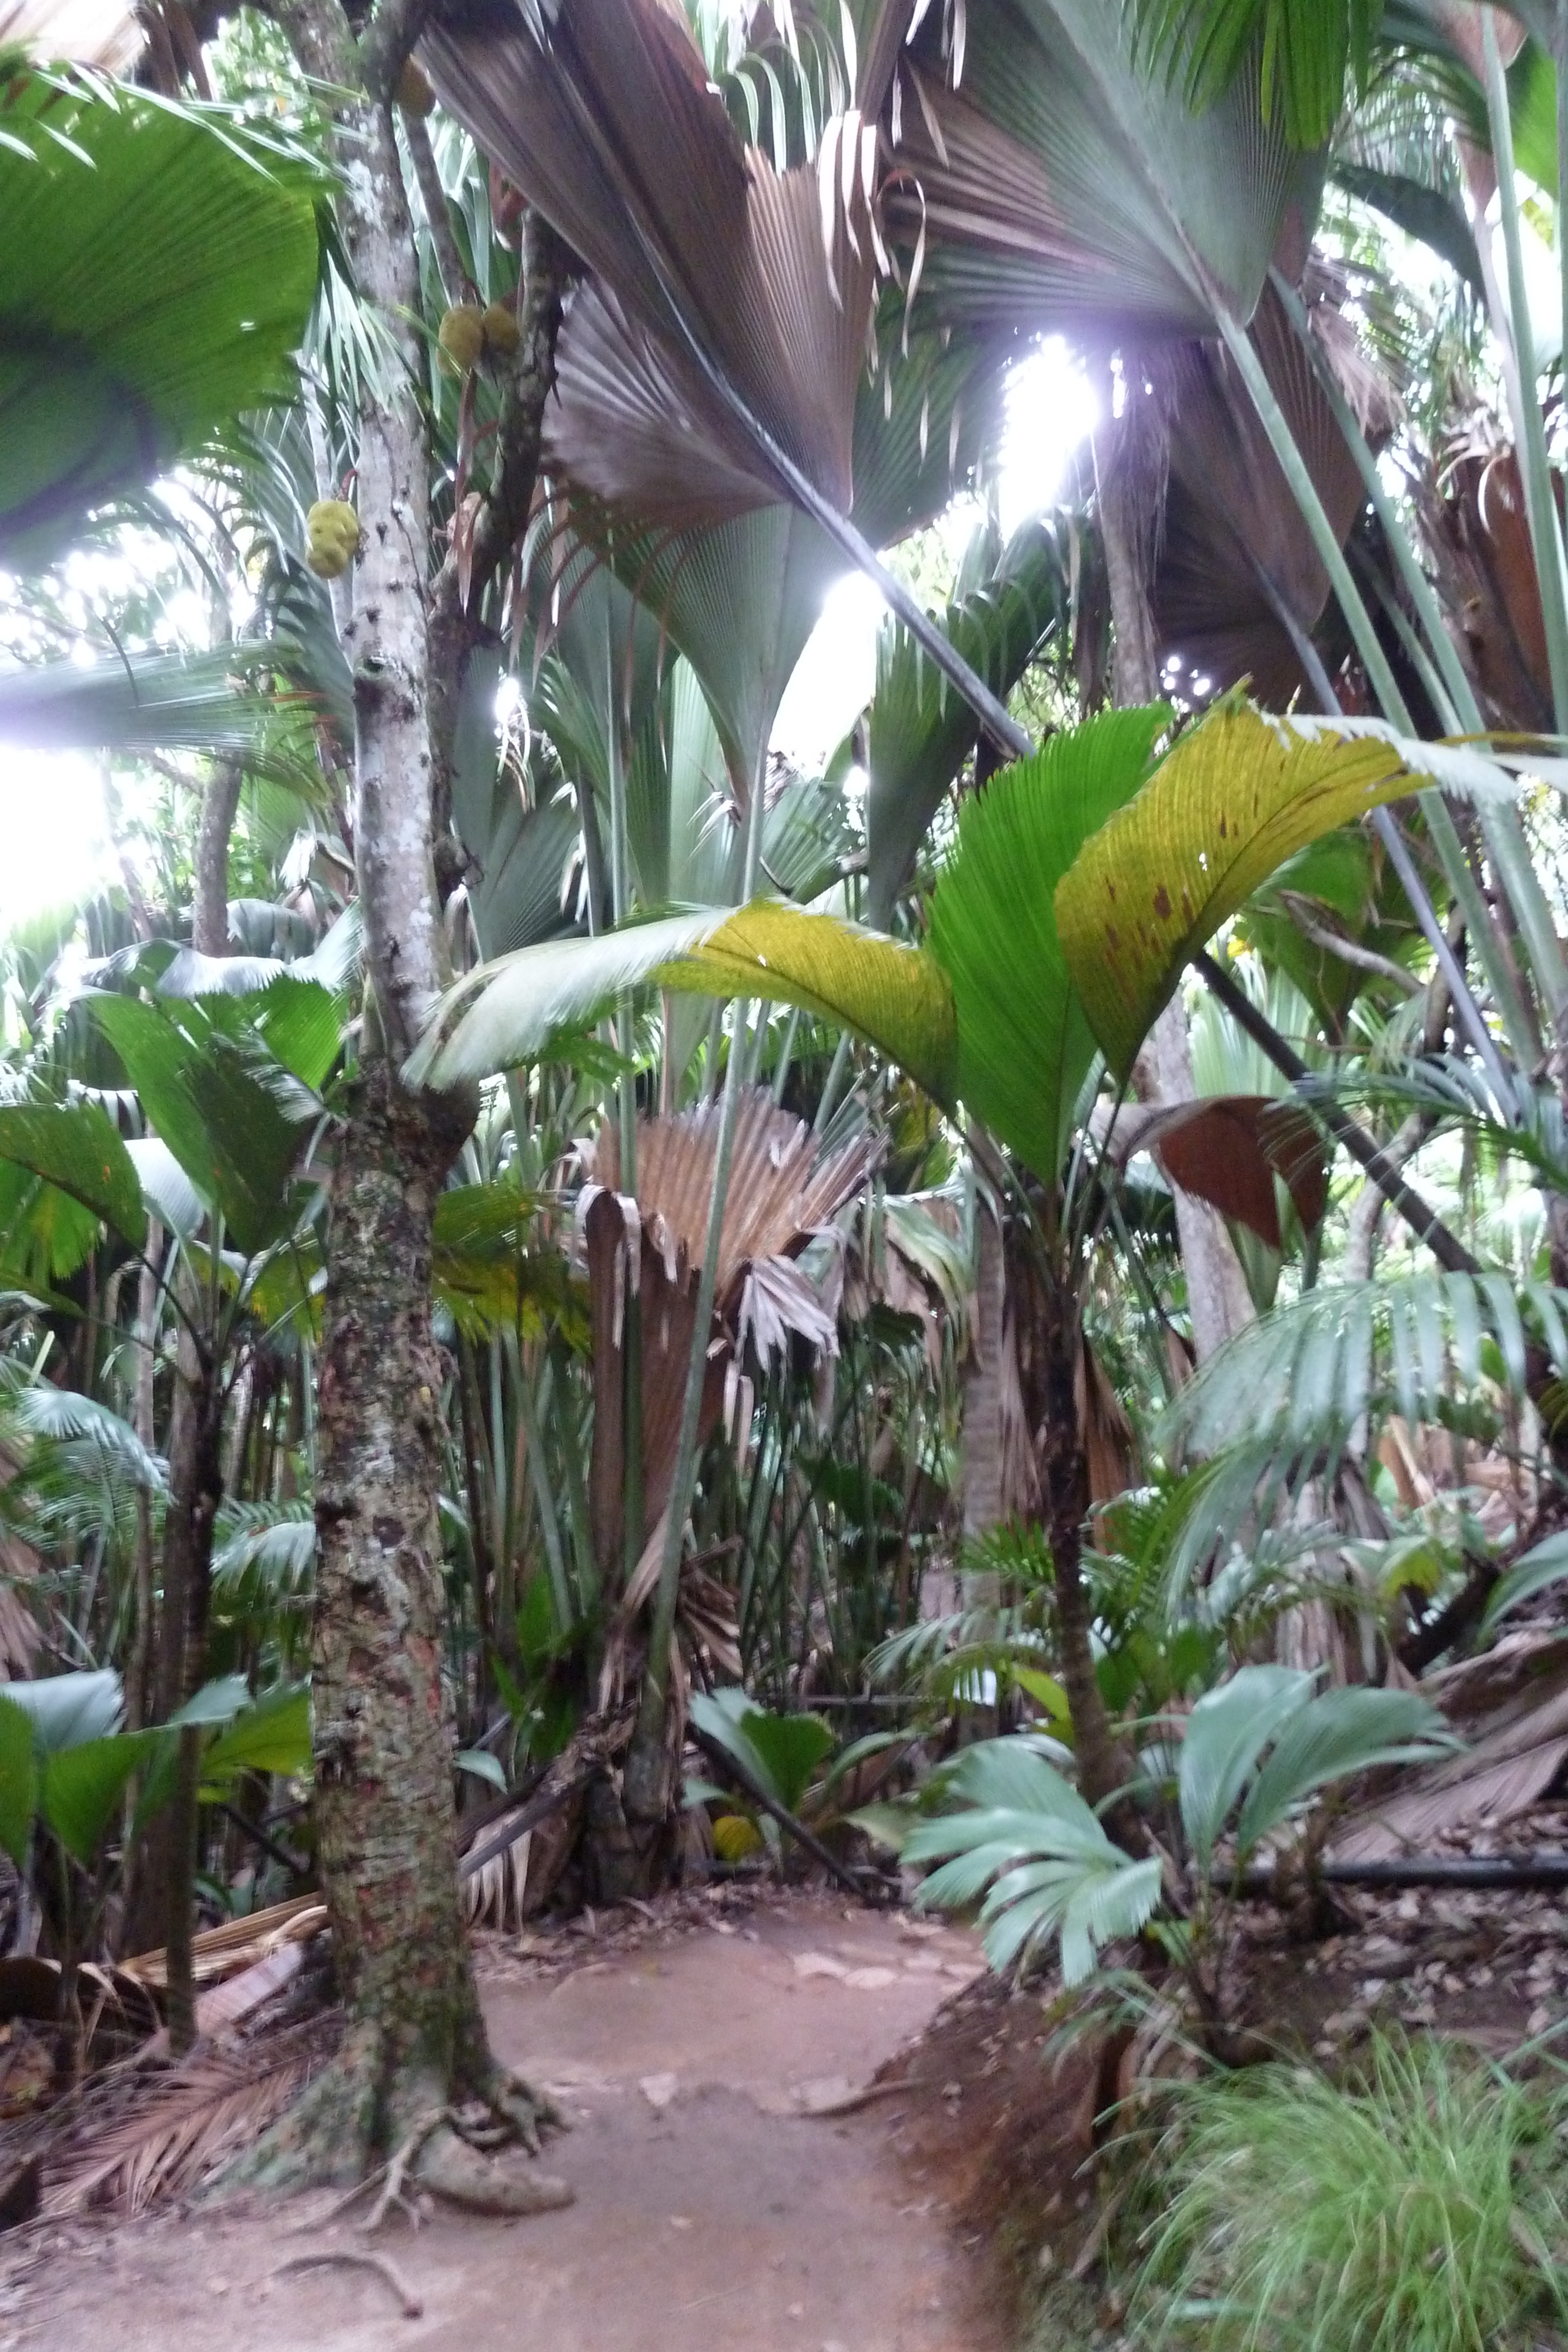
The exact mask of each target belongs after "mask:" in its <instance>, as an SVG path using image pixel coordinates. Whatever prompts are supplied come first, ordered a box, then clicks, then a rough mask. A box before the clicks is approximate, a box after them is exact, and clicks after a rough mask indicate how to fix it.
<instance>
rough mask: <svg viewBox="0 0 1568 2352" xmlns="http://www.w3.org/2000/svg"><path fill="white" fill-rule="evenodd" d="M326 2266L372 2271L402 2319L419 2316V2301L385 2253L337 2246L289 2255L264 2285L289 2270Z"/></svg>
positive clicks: (270, 2274)
mask: <svg viewBox="0 0 1568 2352" xmlns="http://www.w3.org/2000/svg"><path fill="white" fill-rule="evenodd" d="M329 2266H336V2267H337V2268H339V2269H340V2270H354V2271H371V2272H373V2273H374V2274H375V2276H376V2277H377V2278H379V2279H380V2280H381V2281H382V2284H383V2285H385V2286H387V2287H389V2288H390V2289H391V2291H392V2294H394V2295H396V2297H397V2299H398V2302H399V2304H400V2305H401V2306H402V2315H403V2317H404V2318H405V2319H420V2318H423V2315H424V2304H423V2300H422V2299H421V2297H420V2296H419V2295H418V2294H415V2292H414V2290H413V2287H411V2286H410V2284H409V2283H408V2281H407V2280H406V2279H405V2278H404V2277H403V2274H402V2272H401V2271H400V2270H399V2269H398V2268H397V2265H396V2264H395V2263H391V2262H389V2261H388V2260H387V2257H386V2256H385V2254H354V2253H350V2252H346V2251H344V2250H342V2249H340V2248H338V2247H324V2248H323V2249H322V2251H321V2252H319V2253H316V2254H291V2255H290V2256H289V2258H288V2260H287V2262H286V2263H278V2265H277V2269H276V2270H275V2271H269V2272H268V2273H267V2285H268V2286H270V2285H271V2284H272V2282H273V2280H274V2279H280V2278H284V2277H287V2273H289V2272H290V2271H313V2270H323V2269H326V2268H328V2267H329Z"/></svg>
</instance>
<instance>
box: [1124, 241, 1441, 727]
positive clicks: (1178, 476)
mask: <svg viewBox="0 0 1568 2352" xmlns="http://www.w3.org/2000/svg"><path fill="white" fill-rule="evenodd" d="M1330 312H1333V321H1332V322H1331V321H1330V320H1329V319H1328V316H1327V314H1328V313H1330ZM1309 315H1310V316H1311V317H1312V320H1313V328H1314V333H1315V334H1316V336H1317V338H1318V341H1320V343H1322V344H1323V345H1324V347H1325V349H1327V350H1328V351H1329V352H1330V357H1331V362H1333V364H1334V365H1335V368H1336V373H1339V374H1340V376H1341V377H1342V380H1343V377H1344V376H1345V373H1346V372H1347V369H1348V368H1349V365H1350V357H1349V353H1348V352H1347V351H1346V349H1345V348H1344V337H1343V335H1342V334H1340V333H1339V332H1338V327H1339V326H1340V325H1343V320H1341V319H1340V315H1339V313H1338V312H1337V311H1336V310H1334V306H1333V303H1332V302H1329V301H1326V300H1320V301H1315V302H1314V303H1313V305H1312V311H1311V312H1310V314H1309ZM1251 335H1252V341H1253V343H1254V345H1255V347H1256V349H1257V352H1258V355H1259V357H1260V360H1261V361H1262V362H1263V366H1264V369H1265V371H1266V373H1267V374H1268V377H1269V381H1270V384H1271V385H1272V386H1273V389H1274V394H1275V396H1276V398H1277V399H1278V400H1279V403H1280V405H1281V408H1282V409H1283V411H1284V413H1285V415H1286V417H1287V419H1288V420H1289V423H1290V426H1291V433H1292V434H1293V436H1294V437H1295V441H1296V446H1297V447H1298V448H1299V449H1300V450H1301V455H1302V457H1304V458H1305V460H1306V464H1307V467H1308V470H1309V471H1310V473H1311V475H1312V480H1313V483H1314V484H1315V486H1316V488H1317V492H1318V495H1319V497H1320V498H1321V499H1322V502H1323V507H1324V510H1325V512H1326V513H1327V515H1328V518H1329V520H1330V522H1331V523H1332V524H1333V528H1334V530H1335V531H1336V533H1337V534H1338V536H1339V538H1340V539H1341V540H1342V541H1343V540H1344V539H1345V538H1346V537H1347V536H1348V534H1349V532H1350V530H1351V527H1352V525H1353V524H1354V520H1355V518H1356V515H1357V514H1358V512H1359V511H1360V509H1361V506H1362V503H1363V500H1364V495H1365V494H1364V489H1363V488H1362V480H1361V475H1360V471H1359V469H1358V468H1357V466H1356V463H1355V460H1354V457H1352V455H1351V452H1350V449H1349V447H1348V446H1347V445H1346V442H1345V438H1344V436H1343V433H1342V432H1341V430H1340V427H1339V425H1338V422H1337V421H1336V419H1335V416H1334V414H1333V409H1332V408H1331V407H1330V405H1329V403H1328V400H1327V398H1326V397H1325V395H1324V393H1323V390H1322V385H1321V383H1319V381H1318V379H1317V376H1316V373H1314V370H1313V367H1312V360H1311V358H1310V356H1309V354H1308V353H1307V352H1306V351H1305V350H1304V349H1303V347H1302V345H1301V341H1300V340H1299V339H1298V337H1297V335H1296V334H1295V332H1294V331H1293V329H1292V328H1291V323H1290V320H1289V319H1288V318H1287V317H1286V315H1285V311H1284V308H1283V306H1282V304H1281V301H1280V299H1279V296H1278V295H1277V294H1276V293H1275V291H1274V289H1273V288H1272V287H1271V286H1270V287H1269V288H1267V289H1265V291H1264V295H1263V299H1262V300H1261V301H1260V304H1259V306H1258V311H1257V315H1256V317H1255V318H1254V320H1253V322H1252V328H1251ZM1352 340H1353V341H1354V339H1352ZM1166 364H1167V365H1168V367H1169V369H1170V372H1171V379H1172V394H1173V401H1172V405H1173V415H1172V419H1171V425H1170V434H1169V467H1170V471H1169V485H1168V489H1167V493H1166V512H1165V531H1164V537H1163V541H1162V544H1161V548H1160V554H1159V560H1158V562H1157V564H1156V567H1155V575H1154V581H1153V586H1152V592H1151V603H1152V604H1153V608H1154V615H1155V631H1156V635H1157V637H1158V641H1159V652H1160V656H1161V658H1162V659H1164V658H1166V657H1168V656H1171V655H1173V654H1174V655H1178V656H1180V658H1181V660H1182V662H1183V663H1184V664H1185V665H1186V666H1187V667H1190V668H1191V669H1192V670H1194V671H1196V672H1197V674H1198V675H1199V676H1204V677H1209V678H1211V679H1212V680H1213V682H1214V685H1215V687H1216V688H1217V689H1218V688H1226V687H1228V686H1233V685H1235V684H1236V682H1237V681H1238V680H1239V679H1240V678H1243V677H1249V678H1250V679H1251V681H1252V690H1253V692H1254V693H1255V694H1256V696H1257V698H1258V699H1259V700H1260V702H1262V703H1264V704H1265V705H1266V706H1268V707H1269V708H1271V709H1281V708H1283V707H1284V705H1285V704H1286V703H1288V702H1289V700H1290V698H1291V696H1292V695H1293V694H1294V693H1296V692H1297V691H1298V689H1299V688H1301V684H1302V682H1303V681H1302V670H1301V660H1300V656H1298V654H1297V651H1296V647H1295V645H1294V644H1293V642H1292V639H1291V632H1290V629H1289V628H1288V627H1287V625H1285V623H1284V621H1283V620H1282V619H1281V614H1280V610H1279V607H1281V606H1283V607H1284V608H1285V610H1286V611H1287V612H1288V613H1289V614H1290V615H1291V620H1292V621H1293V622H1294V624H1295V625H1296V627H1297V628H1298V629H1299V630H1300V631H1301V634H1302V635H1310V633H1311V631H1312V628H1313V627H1314V626H1315V625H1316V623H1317V622H1318V620H1319V618H1320V617H1321V615H1322V612H1323V609H1324V606H1325V605H1326V604H1327V603H1328V595H1329V579H1328V573H1327V572H1326V571H1325V570H1324V568H1323V564H1322V559H1321V558H1320V556H1319V555H1318V552H1317V551H1316V549H1315V548H1314V547H1313V545H1312V539H1311V537H1310V535H1309V533H1308V531H1307V528H1306V525H1305V524H1304V523H1303V521H1302V520H1301V509H1300V508H1299V507H1298V505H1297V503H1296V500H1295V498H1294V496H1293V494H1292V493H1291V488H1290V486H1289V484H1288V483H1287V482H1286V479H1285V477H1284V474H1283V473H1282V471H1281V467H1280V461H1279V459H1278V458H1277V457H1275V455H1274V453H1273V450H1272V449H1271V448H1270V445H1269V441H1268V437H1267V436H1266V434H1265V432H1264V429H1263V426H1262V424H1261V423H1260V419H1259V416H1258V414H1257V411H1256V409H1255V408H1254V407H1253V405H1252V403H1251V401H1250V399H1249V396H1248V394H1247V392H1246V390H1245V388H1244V387H1243V385H1242V384H1241V383H1240V381H1239V377H1238V375H1237V373H1236V368H1235V363H1234V362H1233V361H1232V360H1231V359H1230V358H1229V357H1228V354H1227V353H1226V352H1225V350H1224V348H1223V346H1222V345H1220V344H1218V343H1217V342H1214V343H1207V342H1206V343H1187V344H1184V345H1181V346H1178V347H1177V348H1176V350H1175V351H1174V352H1172V353H1171V354H1170V355H1169V357H1168V360H1167V362H1166ZM1361 364H1362V375H1361V376H1360V377H1358V378H1357V380H1356V383H1355V385H1354V392H1355V396H1356V404H1357V405H1358V406H1359V407H1361V408H1362V409H1364V412H1365V415H1366V417H1367V430H1368V432H1369V433H1370V435H1371V436H1372V438H1373V440H1374V442H1375V443H1377V442H1380V441H1382V440H1383V439H1385V438H1386V436H1387V433H1388V430H1389V428H1390V426H1391V425H1392V423H1393V419H1394V415H1395V409H1394V404H1393V395H1392V393H1391V392H1390V391H1389V389H1388V387H1387V386H1386V385H1384V386H1382V387H1381V392H1380V391H1379V388H1378V386H1377V385H1376V384H1375V383H1373V382H1372V381H1371V380H1370V373H1371V372H1370V362H1365V361H1364V359H1363V361H1362V363H1361Z"/></svg>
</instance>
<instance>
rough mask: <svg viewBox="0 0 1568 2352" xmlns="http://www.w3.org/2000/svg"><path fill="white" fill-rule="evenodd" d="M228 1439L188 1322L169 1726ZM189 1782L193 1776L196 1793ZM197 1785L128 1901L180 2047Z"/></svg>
mask: <svg viewBox="0 0 1568 2352" xmlns="http://www.w3.org/2000/svg"><path fill="white" fill-rule="evenodd" d="M183 1290H184V1297H183V1306H184V1308H185V1312H186V1314H187V1315H190V1314H193V1313H194V1312H199V1310H200V1300H199V1297H197V1294H196V1290H195V1286H194V1285H193V1284H190V1283H189V1282H187V1283H186V1284H185V1285H184V1286H183ZM222 1435H223V1396H222V1392H221V1390H220V1387H219V1383H218V1375H217V1367H216V1365H215V1364H214V1360H213V1356H212V1351H211V1349H210V1347H209V1346H208V1345H207V1344H206V1342H205V1341H204V1340H203V1339H200V1338H198V1336H197V1335H196V1333H195V1332H194V1331H193V1330H192V1329H191V1328H189V1326H188V1325H187V1324H184V1323H183V1324H182V1325H181V1328H180V1340H179V1347H178V1350H177V1353H176V1356H175V1377H174V1402H173V1408H172V1412H171V1415H170V1423H169V1499H168V1502H167V1504H166V1506H165V1507H164V1513H163V1579H162V1606H161V1608H160V1611H159V1618H158V1643H157V1654H156V1658H155V1661H154V1665H153V1675H152V1708H151V1720H152V1722H154V1723H167V1722H168V1720H169V1718H170V1717H171V1716H172V1715H173V1714H175V1713H176V1712H177V1711H178V1709H179V1708H180V1707H181V1706H183V1705H184V1702H185V1701H186V1699H188V1698H189V1697H190V1696H192V1694H193V1691H195V1690H196V1689H198V1688H199V1687H200V1685H201V1681H202V1677H203V1674H204V1669H205V1664H206V1642H207V1610H208V1603H209V1600H210V1597H211V1590H212V1569H213V1528H214V1522H215V1520H216V1518H217V1511H218V1505H219V1503H220V1502H221V1501H222V1499H223V1461H222V1454H221V1441H222ZM186 1778H188V1779H190V1788H189V1790H187V1789H186V1788H185V1786H184V1779H186ZM194 1785H195V1784H194V1780H193V1777H191V1776H189V1775H186V1776H183V1778H179V1779H177V1781H176V1788H175V1793H174V1796H173V1798H172V1800H171V1801H170V1803H169V1805H168V1806H167V1807H166V1808H165V1809H164V1811H162V1813H161V1814H160V1815H159V1816H157V1818H156V1819H155V1820H154V1821H153V1822H152V1824H151V1825H150V1827H149V1830H148V1833H147V1836H146V1839H145V1841H144V1842H143V1844H142V1849H141V1857H140V1862H139V1866H138V1868H137V1871H136V1882H135V1885H134V1887H133V1889H132V1892H131V1897H130V1900H129V1901H128V1903H127V1906H126V1924H125V1942H126V1946H127V1948H128V1949H130V1950H132V1951H144V1950H148V1949H151V1948H157V1947H158V1946H159V1945H162V1946H163V1947H164V1948H166V1949H167V1952H168V1955H169V1969H170V2028H171V2039H172V2040H173V2041H174V2042H175V2043H176V2047H178V2046H181V2045H180V2042H179V2039H178V2037H179V2035H180V2034H181V2033H183V2032H186V2029H187V2028H188V2026H189V2023H190V2019H189V2013H188V2011H189V2000H190V1952H191V1937H192V1934H193V1921H192V1917H191V1905H192V1897H193V1880H194V1875H195V1835H196V1824H195V1814H194V1810H193V1808H194ZM177 1976H178V1977H179V1978H180V1981H179V1982H178V1983H176V1981H175V1979H176V1977H177ZM186 2038H188V2034H187V2037H186Z"/></svg>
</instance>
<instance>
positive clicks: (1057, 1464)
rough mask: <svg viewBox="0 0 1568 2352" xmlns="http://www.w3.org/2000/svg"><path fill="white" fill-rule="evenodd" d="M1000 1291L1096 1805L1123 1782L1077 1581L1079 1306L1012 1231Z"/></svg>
mask: <svg viewBox="0 0 1568 2352" xmlns="http://www.w3.org/2000/svg"><path fill="white" fill-rule="evenodd" d="M1007 1243H1008V1287H1009V1294H1010V1296H1011V1297H1012V1299H1013V1301H1014V1310H1015V1313H1016V1316H1017V1332H1018V1356H1019V1382H1020V1385H1021V1387H1022V1391H1023V1400H1024V1407H1025V1411H1026V1412H1027V1414H1028V1417H1029V1425H1030V1428H1031V1429H1032V1430H1034V1431H1035V1432H1037V1436H1036V1440H1035V1450H1036V1455H1037V1458H1038V1462H1039V1467H1040V1498H1041V1514H1042V1517H1043V1519H1044V1523H1045V1532H1046V1538H1047V1541H1048V1542H1049V1544H1050V1546H1051V1571H1052V1581H1053V1584H1054V1588H1055V1593H1056V1629H1057V1641H1058V1645H1059V1648H1060V1653H1061V1685H1062V1688H1063V1689H1064V1690H1065V1692H1066V1693H1067V1704H1068V1707H1069V1709H1070V1711H1071V1717H1072V1748H1073V1754H1074V1756H1075V1757H1076V1759H1077V1762H1078V1785H1079V1788H1080V1789H1081V1790H1082V1793H1083V1795H1084V1797H1085V1798H1086V1799H1087V1800H1088V1801H1089V1803H1090V1804H1098V1803H1099V1802H1100V1801H1101V1800H1102V1799H1103V1798H1104V1797H1108V1796H1109V1795H1110V1794H1111V1792H1112V1790H1113V1789H1116V1788H1118V1787H1119V1786H1120V1785H1121V1783H1122V1781H1123V1780H1124V1779H1125V1777H1126V1775H1125V1773H1124V1770H1123V1769H1122V1764H1121V1759H1119V1757H1118V1755H1117V1752H1116V1744H1115V1741H1114V1740H1113V1737H1112V1733H1111V1724H1110V1718H1109V1717H1108V1716H1107V1714H1106V1711H1105V1702H1104V1699H1103V1696H1101V1691H1100V1681H1099V1677H1098V1675H1096V1673H1095V1670H1094V1649H1093V1643H1092V1639H1091V1628H1092V1622H1093V1611H1092V1605H1091V1601H1090V1595H1089V1588H1088V1586H1087V1584H1086V1582H1085V1581H1084V1577H1083V1528H1084V1523H1085V1521H1086V1520H1087V1518H1088V1517H1089V1500H1090V1497H1089V1465H1088V1460H1087V1457H1086V1455H1085V1453H1084V1447H1083V1435H1082V1429H1081V1427H1080V1425H1079V1418H1078V1396H1077V1381H1078V1363H1079V1358H1080V1356H1081V1354H1082V1345H1083V1340H1082V1328H1081V1322H1080V1316H1079V1307H1078V1298H1077V1294H1076V1292H1075V1290H1074V1289H1073V1288H1072V1287H1071V1285H1070V1284H1069V1283H1068V1282H1067V1281H1065V1280H1064V1279H1063V1278H1062V1276H1061V1272H1060V1271H1059V1270H1057V1269H1054V1268H1051V1267H1048V1266H1046V1265H1043V1264H1042V1262H1041V1259H1040V1255H1038V1254H1037V1253H1036V1252H1035V1251H1034V1250H1032V1249H1031V1248H1030V1245H1029V1237H1028V1236H1027V1235H1026V1234H1024V1232H1023V1231H1022V1229H1021V1228H1020V1227H1019V1225H1018V1224H1016V1223H1013V1224H1009V1231H1008V1236H1007Z"/></svg>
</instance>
